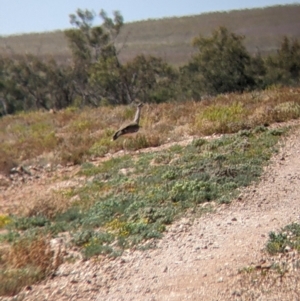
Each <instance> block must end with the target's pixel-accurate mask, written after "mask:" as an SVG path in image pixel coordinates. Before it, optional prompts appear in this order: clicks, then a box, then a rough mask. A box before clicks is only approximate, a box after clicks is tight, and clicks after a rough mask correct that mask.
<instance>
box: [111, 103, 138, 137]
mask: <svg viewBox="0 0 300 301" xmlns="http://www.w3.org/2000/svg"><path fill="white" fill-rule="evenodd" d="M142 107H143V104H142V103H139V104H138V106H137V110H136V113H135V117H134V120H133V122H131V123H129V124H126V125H125V126H122V127H121V128H119V129H118V130H117V131H116V132H115V133H114V135H113V140H116V139H117V138H118V137H120V136H122V135H125V134H129V133H136V132H137V131H138V130H139V128H140V125H139V122H140V116H141V110H142Z"/></svg>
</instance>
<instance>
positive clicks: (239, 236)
mask: <svg viewBox="0 0 300 301" xmlns="http://www.w3.org/2000/svg"><path fill="white" fill-rule="evenodd" d="M297 123H299V122H297ZM299 138H300V128H299V127H296V128H295V130H293V132H292V133H291V135H290V136H289V137H288V138H286V139H285V141H284V142H283V145H282V147H281V149H280V152H279V153H278V154H276V155H275V156H274V157H273V159H272V160H271V163H270V165H269V166H268V167H267V168H266V169H265V172H264V174H263V176H262V178H261V181H260V182H259V183H256V184H254V185H252V186H250V187H248V188H247V189H245V190H244V191H242V192H241V194H240V196H239V198H238V199H237V200H235V201H233V202H232V203H231V204H230V205H222V206H216V207H215V210H214V212H212V213H206V214H205V215H203V216H201V217H197V216H195V214H193V213H188V214H187V216H186V217H185V218H183V219H181V220H179V221H177V222H176V223H174V224H173V225H172V226H170V227H169V229H168V231H167V232H166V234H165V235H164V237H163V239H161V240H159V241H158V242H157V243H156V247H155V248H154V249H149V250H146V251H137V250H128V251H126V252H125V253H124V254H123V255H122V256H121V257H119V258H117V259H114V260H112V259H105V258H102V259H101V258H100V259H99V258H98V259H92V260H89V261H81V260H79V261H77V262H75V263H64V264H63V265H61V266H60V267H59V268H58V270H57V272H56V274H55V276H54V277H53V278H52V279H49V280H47V281H44V282H42V283H40V284H37V285H34V286H32V287H29V288H26V289H24V290H23V291H22V292H21V293H20V294H19V295H18V300H56V301H58V300H99V301H100V300H107V301H108V300H149V301H150V300H152V301H154V300H157V301H160V300H162V301H164V300H172V301H173V300H174V301H175V300H178V301H179V300H299V297H298V295H299V296H300V285H299V284H298V283H299V281H298V280H299V279H298V275H299V266H300V265H298V263H299V262H300V261H299V262H298V259H299V258H298V254H297V253H295V252H289V250H287V254H285V255H284V256H281V257H280V256H279V257H276V258H277V259H278V260H285V261H291V260H292V261H293V262H294V263H295V264H294V266H293V267H294V268H293V269H291V270H290V272H288V273H286V274H285V275H284V276H281V277H278V275H277V274H276V275H274V276H272V277H273V278H272V277H269V278H268V277H264V275H265V273H262V272H261V271H262V270H263V271H268V269H269V267H270V264H269V263H270V262H272V260H273V261H274V258H270V257H268V256H267V255H266V253H265V251H264V247H265V244H266V241H267V239H268V233H269V232H270V231H276V230H279V229H280V228H281V227H283V226H285V225H287V224H288V223H291V222H300V221H299V216H300V197H299V196H300V139H299ZM39 185H40V186H38V187H41V185H42V184H39ZM22 187H23V186H20V187H19V188H18V189H17V190H11V191H12V192H11V193H10V192H7V191H9V190H6V192H5V194H4V193H3V194H2V196H1V197H0V205H2V208H5V207H4V206H3V202H5V201H7V200H12V197H13V195H14V194H16V195H17V199H18V200H20V196H21V194H22V189H24V191H23V192H24V195H25V196H26V195H29V196H30V195H31V194H30V193H29V192H28V189H29V188H28V187H26V185H24V188H22ZM31 187H32V189H33V188H34V186H33V185H32V184H31ZM26 189H27V190H26ZM44 191H47V189H44ZM26 193H27V194H26ZM4 196H5V197H4ZM39 197H40V196H39ZM23 200H24V198H23ZM0 208H1V207H0ZM291 258H292V259H291ZM277 259H276V260H277ZM296 263H297V264H296ZM249 266H252V267H254V269H255V271H259V273H257V272H255V273H256V274H258V275H260V277H259V276H258V278H257V279H256V280H255V281H254V280H253V278H252V275H247V274H245V273H239V271H240V270H241V269H243V268H246V267H249ZM262 277H263V278H264V279H261V278H262ZM272 279H273V280H272ZM278 279H279V280H278ZM277 280H278V281H277ZM270 281H271V282H272V284H270ZM0 300H9V298H2V299H1V298H0Z"/></svg>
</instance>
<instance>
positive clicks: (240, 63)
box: [189, 27, 254, 94]
mask: <svg viewBox="0 0 300 301" xmlns="http://www.w3.org/2000/svg"><path fill="white" fill-rule="evenodd" d="M243 40H244V37H243V36H240V35H236V34H234V33H230V32H229V31H228V29H226V28H225V27H220V28H219V29H217V30H215V31H213V33H212V35H211V36H210V37H202V36H199V37H197V38H195V39H194V41H193V46H194V47H195V48H197V49H198V52H197V53H196V54H195V55H194V57H193V58H192V60H191V62H190V64H189V68H190V69H191V71H192V74H193V73H199V74H200V82H199V84H200V86H201V89H202V90H203V92H205V93H208V94H217V93H226V92H233V91H239V92H242V91H244V90H247V89H249V88H251V87H253V85H254V79H253V78H252V77H251V75H250V74H249V72H248V66H249V64H250V55H249V54H248V52H247V50H246V48H245V46H244V45H243Z"/></svg>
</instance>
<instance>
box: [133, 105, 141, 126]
mask: <svg viewBox="0 0 300 301" xmlns="http://www.w3.org/2000/svg"><path fill="white" fill-rule="evenodd" d="M141 109H142V108H141V107H138V108H137V110H136V113H135V116H134V120H133V122H136V123H137V124H138V123H139V121H140V116H141Z"/></svg>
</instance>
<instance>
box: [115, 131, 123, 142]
mask: <svg viewBox="0 0 300 301" xmlns="http://www.w3.org/2000/svg"><path fill="white" fill-rule="evenodd" d="M121 134H122V131H117V132H115V134H114V135H113V140H116V139H118V137H119V136H121Z"/></svg>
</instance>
